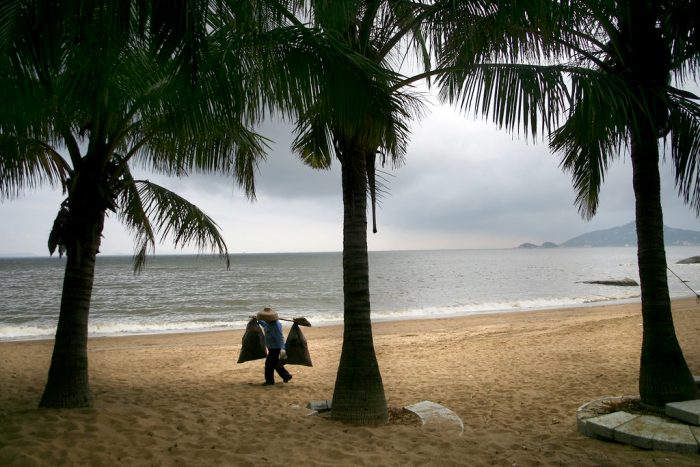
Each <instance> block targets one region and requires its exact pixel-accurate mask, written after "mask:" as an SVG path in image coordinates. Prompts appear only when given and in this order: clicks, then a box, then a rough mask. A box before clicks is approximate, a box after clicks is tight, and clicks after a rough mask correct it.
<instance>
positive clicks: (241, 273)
mask: <svg viewBox="0 0 700 467" xmlns="http://www.w3.org/2000/svg"><path fill="white" fill-rule="evenodd" d="M699 250H700V248H698V247H667V250H666V254H667V259H668V265H669V267H670V268H671V269H672V270H673V272H675V273H676V274H677V275H678V276H680V278H682V279H683V280H684V281H686V283H683V282H681V281H680V280H679V279H677V278H676V277H675V276H674V275H672V274H671V273H668V283H669V287H670V290H671V295H672V297H674V298H676V297H694V293H693V292H692V291H691V290H689V289H688V287H690V288H692V289H693V290H696V291H700V265H698V264H695V265H693V264H691V265H681V264H675V263H676V262H677V261H678V260H681V259H684V258H687V257H690V256H696V255H699V254H700V251H699ZM369 259H370V294H371V304H372V319H373V320H374V321H386V320H398V319H410V318H437V317H448V316H457V315H469V314H479V313H492V312H503V311H506V312H509V311H521V310H533V309H548V308H554V307H571V306H585V305H589V304H604V303H618V302H630V301H638V300H639V299H640V298H639V297H640V291H639V287H616V286H605V285H595V284H584V283H582V281H590V280H606V279H622V278H632V279H634V280H636V281H638V280H639V274H638V272H637V264H636V248H634V247H625V248H554V249H533V250H527V249H500V250H431V251H384V252H370V256H369ZM64 266H65V258H64V259H59V258H57V257H35V258H0V297H2V299H1V300H0V340H25V339H40V338H51V337H53V335H54V333H55V329H56V323H57V320H58V312H59V305H60V298H61V285H62V280H63V272H64ZM264 306H271V307H273V308H274V309H276V310H278V312H279V313H280V316H282V317H286V318H293V317H298V316H303V317H306V318H307V319H308V320H309V321H311V323H312V324H313V325H314V326H321V325H329V324H338V323H341V322H342V317H343V291H342V256H341V253H275V254H240V255H232V256H231V268H230V269H228V270H227V269H226V266H225V263H224V261H223V260H221V259H219V258H217V257H212V256H208V255H202V256H193V255H192V256H190V255H172V256H155V257H152V258H150V259H149V261H148V263H147V265H146V269H145V270H144V271H143V272H142V273H141V274H138V275H135V274H134V273H133V269H132V263H131V258H130V257H128V256H104V257H103V256H98V259H97V267H96V274H95V285H94V290H93V298H92V305H91V310H90V321H89V333H90V335H92V336H105V335H110V336H111V335H129V334H144V333H167V332H194V331H204V330H223V329H242V328H244V327H245V324H246V322H247V319H248V317H249V316H250V315H252V314H255V313H256V312H257V311H258V310H259V309H261V308H262V307H264Z"/></svg>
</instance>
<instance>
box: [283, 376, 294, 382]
mask: <svg viewBox="0 0 700 467" xmlns="http://www.w3.org/2000/svg"><path fill="white" fill-rule="evenodd" d="M291 380H292V375H289V378H283V379H282V381H284V382H285V383H288V382H290V381H291Z"/></svg>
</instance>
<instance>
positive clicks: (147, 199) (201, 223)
mask: <svg viewBox="0 0 700 467" xmlns="http://www.w3.org/2000/svg"><path fill="white" fill-rule="evenodd" d="M126 188H127V189H128V190H129V192H128V193H125V196H124V197H123V199H125V200H127V202H128V204H125V205H123V206H122V214H121V216H123V217H122V218H123V219H124V220H126V221H127V226H128V227H130V228H131V230H132V231H134V232H135V233H136V234H137V238H138V239H139V242H138V250H137V253H136V256H135V269H136V270H138V269H140V268H141V267H143V261H144V260H145V253H146V251H147V248H148V245H151V246H152V245H153V241H154V238H155V235H156V234H159V235H160V241H161V242H163V241H166V240H167V239H168V237H171V238H172V241H173V244H174V246H175V247H180V248H182V247H184V246H186V245H193V246H195V247H196V248H197V249H198V250H199V251H204V250H212V251H216V252H218V254H219V256H221V257H223V258H225V260H226V267H227V268H228V267H229V266H230V260H229V256H228V248H227V247H226V243H225V241H224V239H223V237H222V235H221V233H220V232H219V228H218V226H217V225H216V223H215V222H214V221H213V220H212V219H211V218H210V217H209V216H207V215H206V214H204V212H202V211H201V210H200V209H199V208H198V207H197V206H195V205H193V204H192V203H190V202H189V201H187V200H186V199H184V198H182V197H181V196H179V195H177V194H175V193H174V192H172V191H170V190H168V189H166V188H163V187H162V186H159V185H156V184H154V183H152V182H150V181H148V180H134V181H133V183H132V184H127V186H126Z"/></svg>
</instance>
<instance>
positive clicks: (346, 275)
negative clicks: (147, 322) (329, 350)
mask: <svg viewBox="0 0 700 467" xmlns="http://www.w3.org/2000/svg"><path fill="white" fill-rule="evenodd" d="M365 164H366V156H365V154H364V153H362V152H361V151H358V150H353V149H350V150H349V151H344V152H343V160H342V161H341V165H342V185H343V300H344V325H343V349H342V353H341V356H340V364H339V366H338V374H337V377H336V381H335V389H334V391H333V406H332V410H331V417H332V418H333V419H335V420H340V421H342V422H346V423H351V424H354V425H378V424H383V423H386V422H387V419H388V412H387V405H386V398H385V396H384V386H383V384H382V376H381V373H380V371H379V365H378V363H377V357H376V354H375V351H374V343H373V340H372V322H371V319H370V299H369V263H368V256H367V172H366V168H365Z"/></svg>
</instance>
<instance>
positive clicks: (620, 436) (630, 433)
mask: <svg viewBox="0 0 700 467" xmlns="http://www.w3.org/2000/svg"><path fill="white" fill-rule="evenodd" d="M663 423H665V422H664V420H663V419H661V418H659V417H654V416H651V415H641V416H639V417H636V418H634V419H633V420H630V421H629V422H627V423H624V424H622V425H620V426H618V427H617V428H615V434H614V439H615V441H619V442H620V443H625V444H631V445H633V446H637V447H638V448H642V449H653V448H654V441H653V439H654V434H655V433H656V431H657V430H658V429H659V425H661V424H663Z"/></svg>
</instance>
